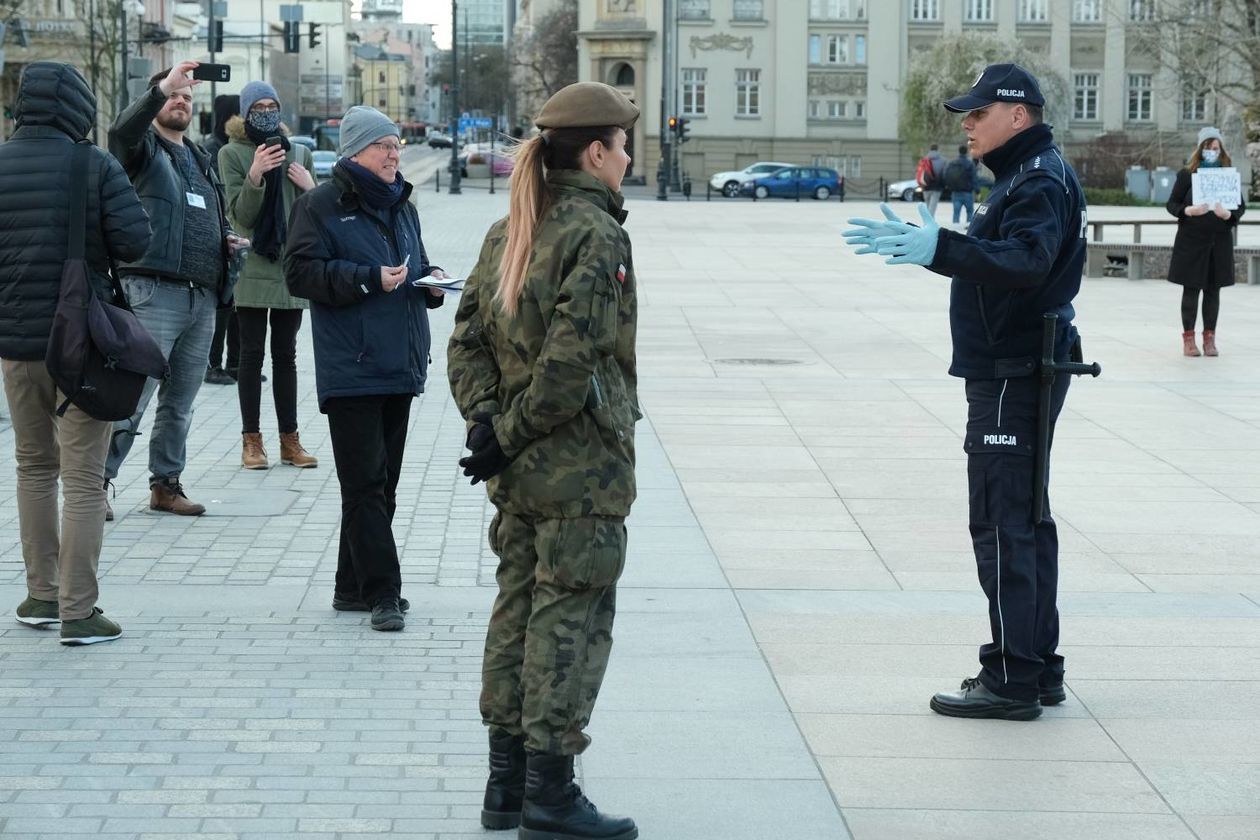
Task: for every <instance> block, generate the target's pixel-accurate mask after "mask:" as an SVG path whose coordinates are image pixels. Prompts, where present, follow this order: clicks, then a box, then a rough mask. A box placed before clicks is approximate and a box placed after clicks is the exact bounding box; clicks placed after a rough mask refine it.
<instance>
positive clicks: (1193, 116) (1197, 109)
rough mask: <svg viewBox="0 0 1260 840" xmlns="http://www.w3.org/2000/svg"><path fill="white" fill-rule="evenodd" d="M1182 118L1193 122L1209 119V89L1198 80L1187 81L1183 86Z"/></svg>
mask: <svg viewBox="0 0 1260 840" xmlns="http://www.w3.org/2000/svg"><path fill="white" fill-rule="evenodd" d="M1181 119H1182V121H1184V122H1191V123H1201V122H1206V121H1207V91H1206V90H1204V89H1203V85H1202V84H1201V83H1199V82H1198V81H1197V80H1192V81H1189V82H1186V83H1185V84H1184V85H1183V86H1182V88H1181Z"/></svg>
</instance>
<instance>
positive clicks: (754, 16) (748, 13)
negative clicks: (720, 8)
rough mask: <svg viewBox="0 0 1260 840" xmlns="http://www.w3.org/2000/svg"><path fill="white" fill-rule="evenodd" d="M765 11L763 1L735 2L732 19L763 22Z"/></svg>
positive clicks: (736, 0)
mask: <svg viewBox="0 0 1260 840" xmlns="http://www.w3.org/2000/svg"><path fill="white" fill-rule="evenodd" d="M765 11H766V10H765V3H764V2H763V0H735V8H734V15H733V17H734V18H735V20H765V17H766V14H765Z"/></svg>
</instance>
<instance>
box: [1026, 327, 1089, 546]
mask: <svg viewBox="0 0 1260 840" xmlns="http://www.w3.org/2000/svg"><path fill="white" fill-rule="evenodd" d="M1042 318H1043V320H1042V322H1041V393H1040V395H1039V397H1038V399H1037V452H1036V453H1035V454H1036V460H1035V461H1034V462H1033V522H1035V523H1036V524H1038V525H1040V524H1041V523H1042V522H1044V521H1045V518H1046V471H1047V470H1048V469H1049V468H1050V401H1051V400H1052V399H1053V397H1052V392H1053V391H1054V380H1055V377H1056V376H1057V375H1058V374H1060V373H1063V374H1067V375H1068V376H1085V375H1089V376H1098V375H1099V374H1100V373H1102V367H1101V366H1100V365H1099V364H1098V363H1097V362H1093V363H1092V364H1085V363H1083V362H1077V361H1071V362H1056V361H1055V360H1054V340H1055V338H1056V337H1057V335H1058V332H1059V316H1058V315H1057V314H1055V313H1054V312H1047V313H1046V314H1045V315H1043V316H1042Z"/></svg>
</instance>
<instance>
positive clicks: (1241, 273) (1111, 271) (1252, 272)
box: [1085, 242, 1260, 285]
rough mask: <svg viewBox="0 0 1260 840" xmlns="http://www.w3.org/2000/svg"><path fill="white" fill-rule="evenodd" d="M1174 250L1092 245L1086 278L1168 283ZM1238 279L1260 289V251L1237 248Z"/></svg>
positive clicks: (1133, 244) (1120, 244) (1138, 245)
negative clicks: (1164, 281)
mask: <svg viewBox="0 0 1260 840" xmlns="http://www.w3.org/2000/svg"><path fill="white" fill-rule="evenodd" d="M1172 249H1173V246H1172V245H1144V244H1142V243H1140V242H1090V243H1088V244H1087V245H1086V259H1085V276H1086V277H1127V278H1129V279H1130V280H1164V279H1167V277H1168V263H1169V262H1170V261H1171V260H1172ZM1234 277H1235V278H1237V281H1238V282H1239V283H1248V284H1257V285H1260V248H1234Z"/></svg>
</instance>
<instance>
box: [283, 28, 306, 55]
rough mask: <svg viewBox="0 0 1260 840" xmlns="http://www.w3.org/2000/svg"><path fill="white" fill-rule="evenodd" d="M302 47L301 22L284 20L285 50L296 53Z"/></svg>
mask: <svg viewBox="0 0 1260 840" xmlns="http://www.w3.org/2000/svg"><path fill="white" fill-rule="evenodd" d="M301 47H302V29H301V24H300V23H299V22H298V21H296V20H286V21H285V22H284V51H285V52H287V53H295V52H297V51H298V50H299V49H301Z"/></svg>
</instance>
